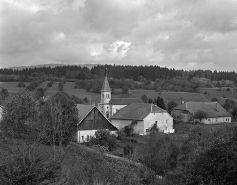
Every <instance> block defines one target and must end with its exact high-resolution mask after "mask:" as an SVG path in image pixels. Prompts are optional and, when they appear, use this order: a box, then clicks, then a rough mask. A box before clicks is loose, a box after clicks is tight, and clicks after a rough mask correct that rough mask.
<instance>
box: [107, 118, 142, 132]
mask: <svg viewBox="0 0 237 185" xmlns="http://www.w3.org/2000/svg"><path fill="white" fill-rule="evenodd" d="M132 121H133V120H115V119H112V120H110V122H111V124H112V125H114V126H115V127H116V128H117V129H118V130H120V129H122V128H124V127H125V126H128V125H130V124H131V123H132ZM143 130H144V124H143V121H137V125H135V126H134V132H136V133H138V134H143Z"/></svg>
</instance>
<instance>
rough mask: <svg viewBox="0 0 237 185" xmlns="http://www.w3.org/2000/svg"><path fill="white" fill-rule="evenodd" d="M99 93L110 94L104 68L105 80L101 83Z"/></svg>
mask: <svg viewBox="0 0 237 185" xmlns="http://www.w3.org/2000/svg"><path fill="white" fill-rule="evenodd" d="M101 92H111V89H110V87H109V82H108V78H107V68H106V74H105V80H104V82H103V85H102V88H101Z"/></svg>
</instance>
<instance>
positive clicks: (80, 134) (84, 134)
mask: <svg viewBox="0 0 237 185" xmlns="http://www.w3.org/2000/svg"><path fill="white" fill-rule="evenodd" d="M96 131H97V130H78V131H77V142H78V143H83V142H88V141H89V140H90V138H91V137H93V136H94V135H95V132H96Z"/></svg>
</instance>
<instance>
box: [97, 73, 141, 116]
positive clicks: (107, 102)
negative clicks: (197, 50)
mask: <svg viewBox="0 0 237 185" xmlns="http://www.w3.org/2000/svg"><path fill="white" fill-rule="evenodd" d="M131 103H143V102H142V100H141V99H139V98H135V97H131V96H130V95H129V96H127V97H124V96H123V97H120V98H112V97H111V89H110V87H109V82H108V78H107V75H106V76H105V79H104V82H103V86H102V88H101V101H100V103H99V104H98V109H99V110H100V112H101V113H102V114H103V115H104V116H105V117H106V118H110V117H111V116H113V115H114V114H115V113H116V112H117V111H118V110H119V109H121V108H123V107H125V106H127V105H129V104H131Z"/></svg>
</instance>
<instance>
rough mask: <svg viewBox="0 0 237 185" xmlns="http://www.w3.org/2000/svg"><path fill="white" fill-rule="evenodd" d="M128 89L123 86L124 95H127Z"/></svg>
mask: <svg viewBox="0 0 237 185" xmlns="http://www.w3.org/2000/svg"><path fill="white" fill-rule="evenodd" d="M128 90H129V89H128V87H127V86H123V88H122V94H127V93H128Z"/></svg>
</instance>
